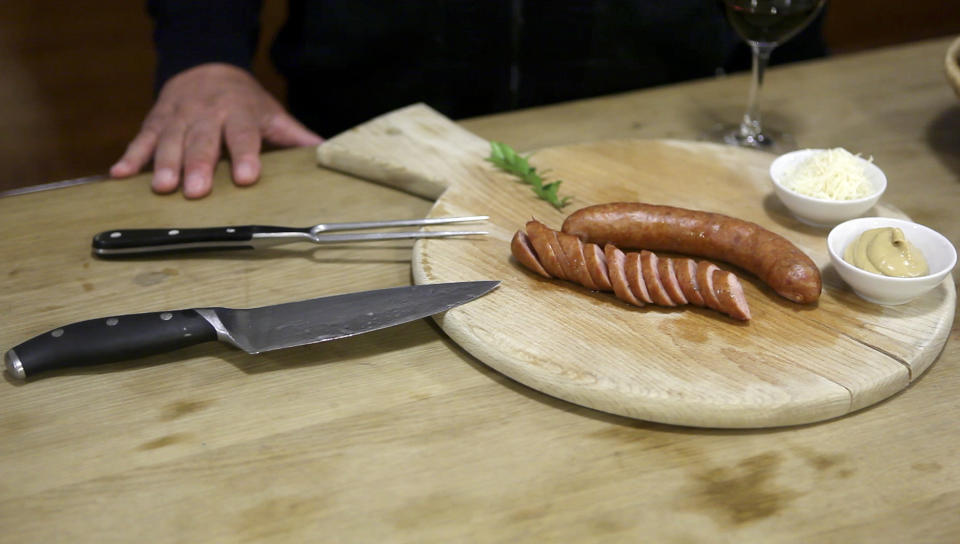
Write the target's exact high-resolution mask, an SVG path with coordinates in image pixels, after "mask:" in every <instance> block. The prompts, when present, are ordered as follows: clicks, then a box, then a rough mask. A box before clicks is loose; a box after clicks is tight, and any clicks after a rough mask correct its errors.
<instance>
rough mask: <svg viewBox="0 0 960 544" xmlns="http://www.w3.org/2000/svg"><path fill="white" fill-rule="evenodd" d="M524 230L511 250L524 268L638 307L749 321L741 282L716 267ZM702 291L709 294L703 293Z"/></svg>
mask: <svg viewBox="0 0 960 544" xmlns="http://www.w3.org/2000/svg"><path fill="white" fill-rule="evenodd" d="M525 228H526V230H525V231H524V230H518V231H517V232H516V234H514V236H513V240H511V243H510V252H511V253H512V254H513V256H514V258H516V260H517V262H519V263H520V264H521V265H523V266H525V267H526V268H528V269H530V270H532V271H534V272H536V273H537V274H539V275H541V276H543V277H545V278H560V279H564V280H568V281H572V282H574V283H578V284H580V285H583V286H584V287H587V288H588V289H593V290H600V291H613V292H614V294H615V295H616V296H617V298H619V299H621V300H623V301H625V302H628V303H630V304H633V305H634V306H644V305H646V304H656V305H658V306H680V305H685V304H694V305H697V306H705V307H707V308H711V309H713V310H717V311H718V312H721V313H724V314H727V315H729V316H730V317H732V318H734V319H739V320H742V321H749V320H750V307H749V306H748V305H747V299H746V296H745V295H744V293H743V288H742V287H741V285H740V282H739V280H738V279H737V277H736V276H734V275H733V274H731V273H730V272H727V271H725V270H721V269H720V268H718V267H717V266H716V265H714V264H712V263H708V262H706V261H704V262H702V263H696V262H694V261H693V260H691V259H677V260H676V261H675V260H674V259H671V258H667V257H664V258H659V257H657V255H656V254H654V253H652V252H650V251H647V250H643V251H640V252H631V253H623V252H622V251H620V250H619V249H617V248H616V247H615V246H613V245H612V244H607V245H606V246H605V247H604V248H603V249H602V250H601V249H600V248H599V246H597V245H596V244H590V243H584V242H582V241H581V240H580V239H579V238H577V237H576V236H573V235H572V234H566V233H563V232H557V231H555V230H552V229H550V228H549V227H547V226H546V225H544V224H543V223H540V222H539V221H536V220H534V221H529V222H527V224H526V226H525ZM704 290H709V292H703V293H701V291H704ZM714 291H715V292H714Z"/></svg>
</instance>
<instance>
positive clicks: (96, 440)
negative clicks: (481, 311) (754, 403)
mask: <svg viewBox="0 0 960 544" xmlns="http://www.w3.org/2000/svg"><path fill="white" fill-rule="evenodd" d="M948 44H949V41H948V40H938V41H932V42H923V43H917V44H912V45H910V46H909V47H898V48H893V49H887V50H880V51H875V52H871V53H865V54H858V55H849V56H841V57H836V58H833V59H830V60H826V61H822V62H813V63H807V64H802V65H795V66H791V67H783V68H777V69H772V70H770V71H769V72H768V75H767V79H766V83H765V89H764V101H763V107H764V111H765V119H766V120H767V121H769V122H770V123H771V125H775V126H777V127H778V128H781V129H786V130H789V131H791V132H792V133H793V134H795V135H796V137H797V140H798V142H799V143H800V144H801V145H802V146H804V147H827V146H833V145H843V146H845V147H847V148H848V149H851V150H854V151H858V152H862V153H865V154H870V155H873V156H874V157H875V160H876V162H877V163H878V164H880V165H881V166H882V167H883V169H884V171H885V172H886V174H887V176H888V179H889V182H890V185H889V187H888V190H887V193H886V194H885V197H884V202H885V203H886V204H889V205H891V206H896V207H897V208H899V209H900V210H902V211H903V212H904V213H905V214H907V215H909V216H910V217H911V218H913V219H915V220H916V221H918V222H920V223H923V224H925V225H929V226H931V227H933V228H935V229H936V230H938V231H939V232H942V233H943V234H944V235H945V236H947V237H948V238H949V239H950V240H953V241H956V240H960V222H958V221H957V220H956V210H957V208H958V207H960V138H958V137H957V135H958V134H960V101H958V100H957V97H956V95H955V94H954V92H953V90H952V89H951V88H950V86H949V84H948V83H947V82H946V80H945V77H944V74H943V58H944V54H945V51H946V48H947V46H948ZM748 87H749V80H748V78H747V77H745V76H744V77H728V78H718V79H710V80H705V81H699V82H694V83H689V84H684V85H676V86H669V87H664V88H658V89H650V90H646V91H642V92H635V93H625V94H622V95H617V96H608V97H598V98H596V99H591V100H584V101H577V102H573V103H569V104H558V105H555V106H550V107H544V108H536V109H531V110H524V111H519V112H514V113H510V114H502V115H492V116H486V117H481V118H476V119H470V120H466V121H463V122H460V123H458V124H460V125H461V126H462V127H463V128H465V129H467V130H468V131H469V132H471V133H473V134H475V135H477V136H479V137H481V138H483V139H485V140H493V139H495V140H501V141H504V142H507V143H509V144H510V145H512V146H514V147H515V148H516V149H518V150H521V151H529V150H534V149H546V148H554V147H564V146H570V145H576V144H589V143H590V142H601V141H608V140H633V139H655V140H663V139H672V140H694V139H696V137H697V135H698V134H699V133H700V132H701V131H702V130H703V129H705V128H708V127H709V126H710V125H711V124H712V123H714V122H716V121H717V120H735V119H737V118H738V117H739V116H740V115H741V114H742V108H743V102H744V99H745V96H746V92H747V89H748ZM536 157H537V160H540V159H541V158H543V157H541V155H540V154H538V155H536ZM264 160H265V163H264V171H263V172H264V174H263V178H262V179H261V180H260V182H259V183H258V184H257V185H256V186H254V187H250V188H237V187H234V186H233V185H232V183H231V182H230V180H229V177H228V173H229V172H228V168H227V166H228V165H226V164H223V165H221V166H220V168H218V170H217V173H216V181H215V187H214V192H213V194H212V195H211V196H210V197H209V198H206V199H203V200H200V201H189V200H186V199H184V198H182V196H180V195H169V196H157V195H153V194H151V193H150V190H149V175H144V176H139V177H136V178H134V179H131V180H128V181H111V182H98V183H90V184H82V185H78V186H74V187H69V188H63V189H56V190H49V191H41V192H36V193H31V194H23V195H19V196H14V197H7V198H0V225H2V232H3V233H4V236H3V237H0V256H2V259H0V279H2V282H3V283H2V285H3V289H2V290H0V312H2V313H0V315H2V316H3V317H2V319H0V346H3V347H4V348H6V347H9V346H13V345H15V344H16V343H18V342H20V341H23V340H24V339H25V338H28V337H29V336H32V335H34V334H37V333H38V332H42V331H45V330H49V329H51V328H53V327H56V326H59V325H62V324H63V323H67V322H70V321H75V320H78V319H84V318H89V317H93V316H98V315H101V316H102V315H109V314H113V313H117V312H129V311H151V310H161V309H164V308H180V307H189V306H196V305H205V306H211V305H224V306H236V307H244V306H257V305H262V304H271V303H277V302H283V301H287V300H297V299H303V298H309V297H312V296H321V295H325V294H334V293H342V292H349V291H358V290H364V289H376V288H383V287H392V286H396V285H404V284H409V283H410V282H411V281H413V279H412V259H411V257H412V251H413V246H412V244H409V243H398V242H392V243H378V244H352V245H342V246H336V247H323V248H317V247H314V246H311V245H309V244H302V245H292V246H290V247H286V248H280V247H278V248H274V249H271V250H266V251H265V252H258V253H254V254H248V253H243V252H224V253H218V254H215V255H214V254H210V255H199V254H198V255H193V256H185V257H182V258H177V259H168V258H164V259H160V258H151V259H143V258H141V259H131V260H128V261H111V262H107V261H102V260H99V259H96V258H95V257H93V256H91V254H90V249H89V243H90V237H91V236H92V235H93V234H95V233H97V232H100V231H103V230H107V229H111V228H117V227H135V226H143V227H146V226H156V225H184V226H201V225H210V224H228V223H233V224H247V223H277V224H291V225H309V224H312V223H316V222H318V221H351V220H362V219H370V218H371V217H374V218H384V219H386V218H404V217H423V216H425V215H427V214H428V213H431V209H432V208H433V207H434V206H435V202H434V201H433V200H429V199H425V198H421V197H417V196H413V195H411V194H408V193H405V192H402V191H397V190H395V189H392V188H390V187H389V186H384V185H380V184H375V183H370V182H366V181H363V180H360V179H358V178H356V177H351V176H346V175H343V174H339V173H336V172H333V171H331V170H329V169H326V168H318V167H317V165H316V159H315V152H314V150H313V149H296V150H288V151H282V152H274V153H269V154H266V155H265V156H264ZM570 173H571V174H572V173H573V171H571V172H570ZM497 180H498V181H499V178H497ZM578 183H580V182H574V181H570V182H569V183H568V188H569V189H571V190H572V192H577V191H576V189H577V184H578ZM511 190H513V189H511ZM515 190H516V191H517V195H518V196H523V195H524V193H525V191H526V189H523V188H521V187H518V188H515ZM536 209H537V210H539V209H541V208H540V207H539V203H538V204H537V206H536ZM491 211H493V210H491ZM538 214H539V212H538ZM543 219H544V220H547V221H549V222H550V223H551V224H553V225H555V224H556V222H555V221H556V219H557V217H553V218H552V217H549V216H546V215H544V216H543ZM498 258H499V256H498ZM521 277H522V276H521ZM958 277H960V273H958V271H954V274H953V281H954V286H956V281H957V279H958ZM545 288H547V289H549V290H551V291H555V290H557V289H558V287H557V286H554V285H546V286H545ZM751 289H753V288H751ZM760 294H761V295H762V294H763V293H762V292H761V293H760ZM570 295H571V296H589V295H588V294H587V293H585V292H580V293H578V292H576V290H575V289H574V292H572V293H570ZM838 300H839V299H838ZM595 302H596V305H597V306H598V307H600V308H604V309H606V308H608V307H610V306H611V303H610V301H609V300H607V299H606V296H604V297H603V298H602V299H601V298H600V297H598V298H597V299H596V301H595ZM838 303H839V302H838ZM613 305H614V306H615V305H616V303H614V304H613ZM638 315H643V314H642V313H640V314H638ZM668 317H670V318H671V319H673V318H674V316H673V315H672V314H670V315H669V316H668ZM702 317H703V318H704V319H705V318H706V315H705V314H704V315H703V316H702ZM886 334H888V335H890V336H891V338H892V339H891V342H893V340H894V339H896V338H898V337H899V336H906V335H907V334H908V331H901V330H895V331H886ZM0 390H2V391H0V525H2V527H3V530H2V531H0V542H4V543H6V542H11V543H13V542H17V543H24V542H27V543H34V542H36V543H49V542H84V543H86V542H90V543H97V544H102V543H110V542H123V543H126V542H158V543H188V542H189V543H193V542H225V543H227V542H229V543H235V542H271V543H273V542H280V543H286V542H291V543H299V542H313V541H324V542H391V543H417V544H421V543H431V542H437V543H444V544H447V543H451V542H474V543H504V542H510V543H513V542H577V543H579V542H584V543H595V542H625V543H626V542H630V543H633V542H665V543H691V542H718V543H737V544H742V543H762V544H771V543H775V544H776V543H790V544H799V543H809V542H818V543H819V542H823V543H838V544H839V543H848V542H871V543H883V544H888V543H889V544H902V543H904V542H911V543H912V542H924V543H947V542H950V543H952V542H956V541H958V540H960V517H958V516H957V512H958V511H960V492H958V491H957V490H958V489H960V457H958V456H957V455H956V452H957V451H958V448H960V434H958V433H957V432H956V431H955V429H956V423H957V420H958V418H960V404H958V400H957V399H958V396H957V391H960V323H958V322H957V321H956V320H954V325H953V327H952V329H951V332H950V337H949V339H948V341H947V343H946V345H945V347H944V348H943V351H942V352H941V354H940V356H939V357H938V358H937V360H936V361H935V362H934V363H933V364H931V365H930V366H929V367H928V368H927V370H926V371H925V372H924V373H923V375H922V376H921V377H920V379H914V380H913V381H912V382H911V384H910V386H909V387H906V388H905V389H903V390H902V391H900V392H899V393H897V394H895V395H893V396H892V397H890V398H888V399H887V400H886V401H881V402H878V403H876V404H873V405H872V406H870V407H868V408H865V409H862V410H859V411H856V412H854V413H850V414H847V415H845V416H843V417H839V418H835V419H832V420H828V421H825V422H821V423H814V424H808V425H799V426H791V427H780V428H771V429H761V430H742V429H704V428H692V427H681V426H675V425H663V424H657V423H650V422H646V421H642V420H638V419H634V418H627V417H623V416H617V415H612V414H608V413H605V412H601V411H598V410H593V409H589V408H584V407H582V406H579V405H577V404H574V403H571V402H567V401H561V400H557V399H555V398H554V397H552V396H550V395H546V394H543V393H540V392H538V391H537V390H535V389H532V388H529V387H526V386H524V385H523V384H521V383H519V382H517V381H514V380H512V379H510V378H508V377H506V376H505V375H504V374H502V373H500V372H498V371H495V370H493V369H492V368H491V367H489V366H487V365H486V364H484V363H483V362H481V361H480V360H478V359H477V358H475V357H473V356H472V355H471V354H470V353H469V352H467V351H466V350H465V349H463V348H461V347H460V345H459V344H457V343H456V342H454V341H453V340H452V339H451V338H450V337H449V336H447V335H446V334H445V333H444V332H443V331H442V330H441V329H440V328H439V327H438V326H437V325H436V323H434V322H432V321H430V320H421V321H418V322H414V323H409V324H406V325H403V326H401V327H397V328H394V329H390V330H388V331H379V332H375V333H370V334H365V335H361V336H358V337H355V338H351V339H345V340H342V341H337V342H330V343H327V344H325V345H322V346H321V345H318V346H309V347H303V348H297V349H292V350H283V351H277V352H273V353H269V354H263V355H260V356H252V355H247V354H245V353H242V352H239V351H238V350H235V349H232V348H229V347H228V346H224V345H220V344H216V343H211V344H210V345H205V346H197V347H195V348H190V349H187V350H184V351H182V352H178V353H176V354H172V355H171V356H163V357H151V358H147V359H142V360H138V361H132V362H130V363H127V364H119V363H118V364H111V365H106V366H104V367H100V368H89V369H83V370H75V371H70V372H66V371H65V372H61V373H54V374H51V375H48V376H46V377H43V378H38V379H36V380H32V381H28V382H27V383H17V382H13V381H9V380H8V381H0Z"/></svg>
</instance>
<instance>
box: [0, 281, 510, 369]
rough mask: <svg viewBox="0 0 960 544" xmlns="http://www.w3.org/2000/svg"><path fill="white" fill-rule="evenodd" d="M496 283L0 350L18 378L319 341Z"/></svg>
mask: <svg viewBox="0 0 960 544" xmlns="http://www.w3.org/2000/svg"><path fill="white" fill-rule="evenodd" d="M499 284H500V282H499V281H468V282H453V283H432V284H425V285H412V286H405V287H393V288H388V289H377V290H373V291H362V292H357V293H347V294H342V295H333V296H327V297H320V298H314V299H310V300H302V301H297V302H287V303H283V304H275V305H271V306H262V307H259V308H248V309H234V308H191V309H184V310H171V311H162V312H149V313H140V314H128V315H119V316H110V317H103V318H99V319H90V320H87V321H80V322H77V323H72V324H70V325H65V326H63V327H60V328H57V329H54V330H52V331H49V332H46V333H44V334H41V335H39V336H35V337H34V338H31V339H30V340H27V341H26V342H23V343H22V344H19V345H18V346H16V347H14V348H12V349H10V350H8V351H7V352H6V354H5V355H4V362H5V367H6V370H7V372H8V373H9V374H10V375H11V376H13V377H15V378H18V379H24V378H26V377H27V376H33V375H35V374H38V373H40V372H44V371H48V370H54V369H61V368H69V367H76V366H86V365H93V364H101V363H109V362H116V361H123V360H128V359H134V358H138V357H144V356H147V355H155V354H158V353H165V352H168V351H172V350H176V349H179V348H183V347H187V346H190V345H194V344H200V343H203V342H211V341H214V340H219V341H221V342H224V343H227V344H230V345H232V346H234V347H236V348H239V349H242V350H244V351H246V352H247V353H250V354H256V353H261V352H264V351H271V350H275V349H283V348H289V347H294V346H302V345H306V344H313V343H317V342H326V341H329V340H336V339H338V338H346V337H348V336H355V335H358V334H362V333H365V332H370V331H375V330H379V329H384V328H387V327H392V326H394V325H399V324H401V323H407V322H409V321H414V320H416V319H421V318H424V317H428V316H431V315H434V314H437V313H440V312H444V311H446V310H449V309H451V308H454V307H456V306H459V305H461V304H464V303H466V302H469V301H471V300H474V299H476V298H477V297H480V296H482V295H484V294H486V293H488V292H489V291H491V290H492V289H494V288H495V287H496V286H497V285H499Z"/></svg>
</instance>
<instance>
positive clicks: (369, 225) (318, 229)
mask: <svg viewBox="0 0 960 544" xmlns="http://www.w3.org/2000/svg"><path fill="white" fill-rule="evenodd" d="M487 219H490V216H488V215H473V216H468V217H432V218H426V219H396V220H391V221H358V222H351V223H320V224H318V225H314V226H313V227H312V228H311V229H310V232H311V233H312V234H319V233H322V232H334V231H340V230H361V229H381V228H389V227H415V226H422V225H443V224H447V223H465V222H467V221H485V220H487Z"/></svg>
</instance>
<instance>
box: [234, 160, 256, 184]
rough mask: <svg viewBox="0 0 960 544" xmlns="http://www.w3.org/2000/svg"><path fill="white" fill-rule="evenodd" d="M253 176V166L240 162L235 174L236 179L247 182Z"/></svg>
mask: <svg viewBox="0 0 960 544" xmlns="http://www.w3.org/2000/svg"><path fill="white" fill-rule="evenodd" d="M253 176H254V173H253V165H251V164H250V163H248V162H241V163H240V164H238V165H237V174H236V177H237V178H239V179H241V180H243V181H248V180H250V179H252V178H253Z"/></svg>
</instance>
